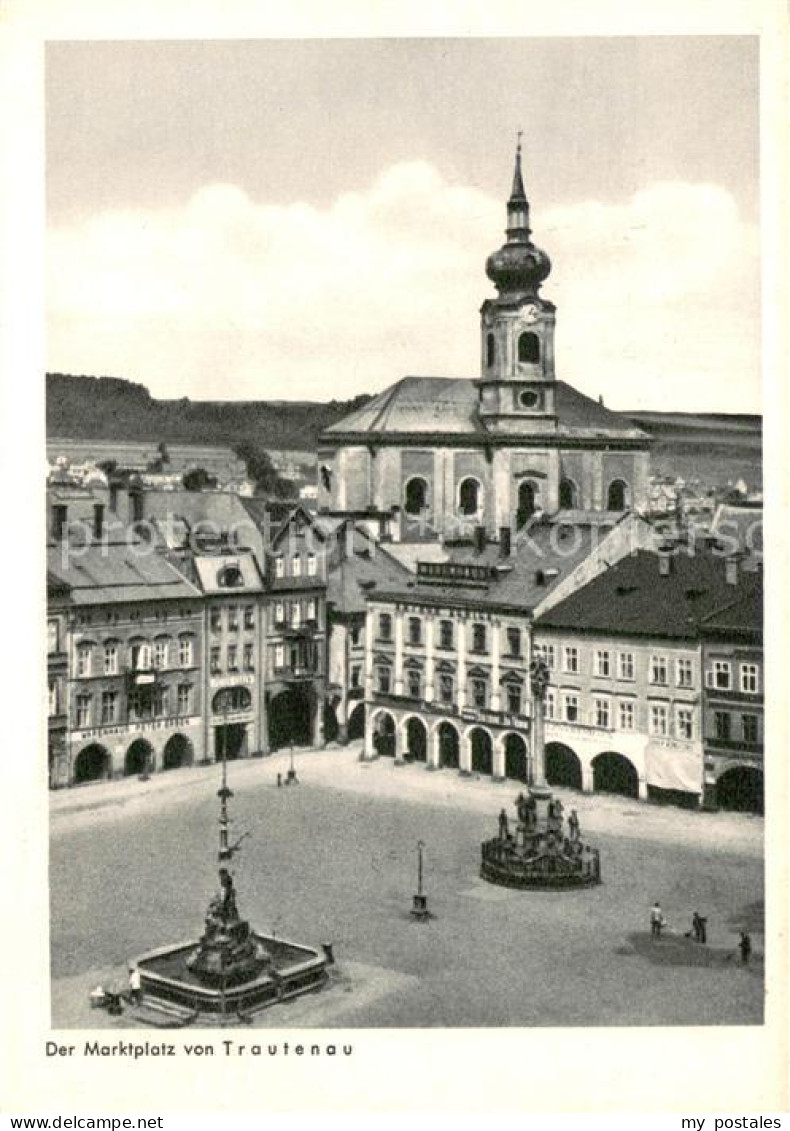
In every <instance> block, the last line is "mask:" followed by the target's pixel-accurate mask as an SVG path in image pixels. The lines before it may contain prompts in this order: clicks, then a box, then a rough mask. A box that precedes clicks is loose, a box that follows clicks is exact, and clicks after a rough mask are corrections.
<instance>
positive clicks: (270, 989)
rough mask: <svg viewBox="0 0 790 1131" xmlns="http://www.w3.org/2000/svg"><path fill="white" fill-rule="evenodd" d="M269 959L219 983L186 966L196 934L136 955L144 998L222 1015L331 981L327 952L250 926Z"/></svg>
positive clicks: (264, 1004) (254, 1007) (263, 1005)
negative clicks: (248, 974) (251, 972)
mask: <svg viewBox="0 0 790 1131" xmlns="http://www.w3.org/2000/svg"><path fill="white" fill-rule="evenodd" d="M252 937H253V938H254V939H255V940H256V942H260V943H262V944H263V946H264V947H265V948H266V950H267V952H268V954H269V956H270V959H271V961H270V962H268V963H267V964H266V965H265V967H264V968H263V969H262V970H261V971H260V972H259V973H258V974H257V975H256V976H255V977H252V978H249V979H247V980H246V981H242V982H235V983H234V984H232V985H231V984H228V985H227V986H226V987H225V989H224V992H223V990H222V988H221V987H219V986H215V985H208V984H207V983H206V982H205V981H204V980H202V979H201V977H200V975H199V974H196V973H193V972H192V971H191V970H190V969H189V967H188V966H187V959H188V958H189V957H190V955H192V954H193V953H194V951H195V948H196V947H197V946H198V943H197V941H196V940H193V941H190V942H183V943H176V944H175V945H172V946H163V947H159V948H158V949H157V950H151V951H148V952H147V953H145V954H142V955H140V957H139V958H136V959H134V960H133V964H134V965H135V966H137V967H138V968H139V970H140V984H141V989H142V993H143V999H144V1000H145V1001H146V1002H148V1003H149V1004H151V1005H156V1003H157V1002H161V1003H162V1004H164V1005H167V1004H171V1005H176V1006H181V1007H182V1008H185V1009H189V1010H192V1011H197V1012H199V1013H207V1014H213V1015H220V1014H222V1013H252V1012H255V1011H256V1010H259V1009H265V1008H266V1007H267V1006H269V1005H274V1004H276V1003H277V1002H279V1001H285V1000H287V999H288V998H292V997H298V996H299V995H300V994H304V993H309V992H310V991H312V990H316V989H319V988H320V987H321V986H323V985H324V984H325V982H326V981H327V973H326V965H327V962H326V958H325V957H324V956H323V955H322V954H320V953H319V952H318V951H317V950H314V949H313V948H312V947H308V946H303V945H301V944H300V943H293V942H288V941H286V940H285V939H275V938H272V937H270V936H268V935H260V934H257V933H256V932H252Z"/></svg>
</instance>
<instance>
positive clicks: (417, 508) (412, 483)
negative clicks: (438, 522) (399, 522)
mask: <svg viewBox="0 0 790 1131" xmlns="http://www.w3.org/2000/svg"><path fill="white" fill-rule="evenodd" d="M405 494H406V497H405V499H404V504H403V506H404V510H405V511H406V514H420V513H421V512H422V511H424V510H425V508H426V507H427V506H428V484H427V483H426V482H425V480H424V479H421V478H420V476H418V475H415V476H414V478H413V479H410V480H409V481H408V483H407V484H406V493H405Z"/></svg>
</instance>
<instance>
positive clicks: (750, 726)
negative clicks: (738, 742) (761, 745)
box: [741, 715, 760, 743]
mask: <svg viewBox="0 0 790 1131" xmlns="http://www.w3.org/2000/svg"><path fill="white" fill-rule="evenodd" d="M741 726H742V727H743V741H744V742H751V743H756V742H759V741H760V732H759V724H758V721H757V715H742V716H741Z"/></svg>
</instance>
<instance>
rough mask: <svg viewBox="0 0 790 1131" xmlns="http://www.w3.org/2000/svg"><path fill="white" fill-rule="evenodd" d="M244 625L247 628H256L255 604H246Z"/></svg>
mask: <svg viewBox="0 0 790 1131" xmlns="http://www.w3.org/2000/svg"><path fill="white" fill-rule="evenodd" d="M244 627H245V628H246V629H250V628H255V606H254V605H245V606H244Z"/></svg>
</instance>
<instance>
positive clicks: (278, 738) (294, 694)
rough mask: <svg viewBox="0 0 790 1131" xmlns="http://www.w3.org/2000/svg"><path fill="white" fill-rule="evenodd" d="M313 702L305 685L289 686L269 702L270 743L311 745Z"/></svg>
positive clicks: (278, 746)
mask: <svg viewBox="0 0 790 1131" xmlns="http://www.w3.org/2000/svg"><path fill="white" fill-rule="evenodd" d="M311 718H312V703H311V700H310V695H309V692H308V691H307V690H306V688H304V687H300V686H296V687H289V688H287V690H285V691H281V692H280V694H279V695H275V696H274V698H273V699H272V700H271V702H270V703H269V745H270V746H271V748H272V750H278V749H279V748H280V747H282V746H291V745H293V746H309V744H310V739H311V734H310V720H311Z"/></svg>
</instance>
